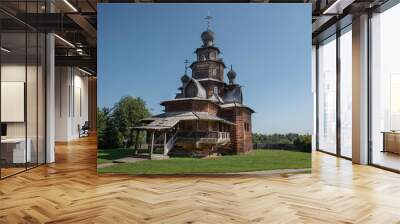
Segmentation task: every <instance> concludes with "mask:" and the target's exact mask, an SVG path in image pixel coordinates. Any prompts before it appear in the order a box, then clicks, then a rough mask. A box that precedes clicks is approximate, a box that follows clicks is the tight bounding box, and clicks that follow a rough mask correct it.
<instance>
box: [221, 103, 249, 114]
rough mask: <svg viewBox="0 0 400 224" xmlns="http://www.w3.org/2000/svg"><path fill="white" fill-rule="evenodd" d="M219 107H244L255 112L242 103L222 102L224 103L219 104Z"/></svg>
mask: <svg viewBox="0 0 400 224" xmlns="http://www.w3.org/2000/svg"><path fill="white" fill-rule="evenodd" d="M220 107H221V108H222V109H224V108H232V107H242V108H246V109H248V110H250V112H251V113H255V111H254V110H253V109H251V108H250V107H248V106H246V105H244V104H241V103H224V104H221V105H220Z"/></svg>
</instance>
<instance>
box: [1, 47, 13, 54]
mask: <svg viewBox="0 0 400 224" xmlns="http://www.w3.org/2000/svg"><path fill="white" fill-rule="evenodd" d="M0 49H1V51H4V52H6V53H10V52H11V50H9V49H7V48H5V47H1V48H0Z"/></svg>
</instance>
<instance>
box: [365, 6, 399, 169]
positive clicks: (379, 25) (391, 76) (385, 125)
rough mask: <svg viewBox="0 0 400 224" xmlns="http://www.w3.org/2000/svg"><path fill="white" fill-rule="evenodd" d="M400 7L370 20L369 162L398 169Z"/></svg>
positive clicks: (395, 7)
mask: <svg viewBox="0 0 400 224" xmlns="http://www.w3.org/2000/svg"><path fill="white" fill-rule="evenodd" d="M399 21H400V5H396V6H394V7H392V8H390V9H388V10H387V11H384V12H383V13H380V14H376V15H374V16H373V17H372V18H371V33H372V37H371V39H372V49H371V52H372V55H371V57H372V63H371V65H372V72H371V102H370V103H371V121H372V125H371V130H370V132H371V140H372V153H371V155H370V156H371V160H372V161H371V162H372V163H373V164H375V165H379V166H383V167H387V168H390V169H395V170H400V63H399V52H400V42H399V40H400V32H398V30H399V29H398V22H399Z"/></svg>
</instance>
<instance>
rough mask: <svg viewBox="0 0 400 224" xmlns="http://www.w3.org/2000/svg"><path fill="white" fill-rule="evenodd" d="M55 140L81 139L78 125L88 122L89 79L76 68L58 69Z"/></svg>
mask: <svg viewBox="0 0 400 224" xmlns="http://www.w3.org/2000/svg"><path fill="white" fill-rule="evenodd" d="M55 85H56V90H55V123H56V127H55V128H56V131H55V140H56V141H70V140H74V139H77V138H79V132H78V125H81V126H82V125H83V124H84V123H85V121H87V120H88V77H87V76H84V73H82V72H80V71H79V70H78V69H76V68H72V67H56V83H55Z"/></svg>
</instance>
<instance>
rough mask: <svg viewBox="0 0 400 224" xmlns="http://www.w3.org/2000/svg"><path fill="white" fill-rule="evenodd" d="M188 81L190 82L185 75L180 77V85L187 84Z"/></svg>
mask: <svg viewBox="0 0 400 224" xmlns="http://www.w3.org/2000/svg"><path fill="white" fill-rule="evenodd" d="M189 80H190V77H189V76H188V75H187V74H186V73H185V74H184V75H182V77H181V81H182V83H187V82H189Z"/></svg>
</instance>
